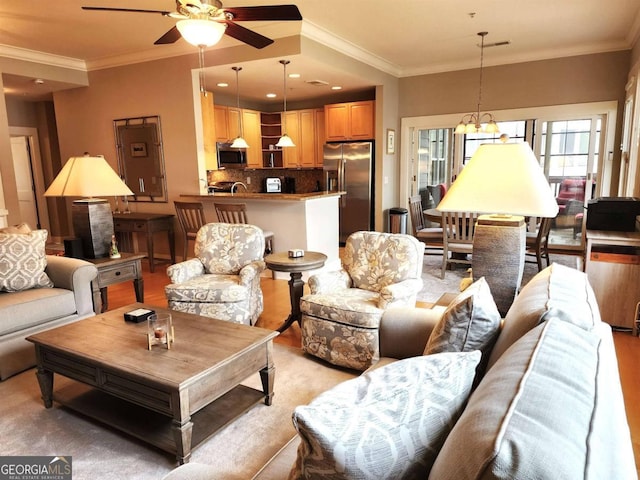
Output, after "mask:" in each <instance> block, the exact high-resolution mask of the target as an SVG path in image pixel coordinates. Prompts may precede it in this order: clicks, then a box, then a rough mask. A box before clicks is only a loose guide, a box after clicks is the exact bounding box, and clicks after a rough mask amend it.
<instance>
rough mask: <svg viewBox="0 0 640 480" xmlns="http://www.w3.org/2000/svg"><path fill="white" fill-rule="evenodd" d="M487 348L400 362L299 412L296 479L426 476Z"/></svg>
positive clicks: (342, 386)
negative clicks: (483, 350) (481, 350)
mask: <svg viewBox="0 0 640 480" xmlns="http://www.w3.org/2000/svg"><path fill="white" fill-rule="evenodd" d="M479 360H480V352H471V353H442V354H439V355H431V356H428V357H427V356H422V357H414V358H408V359H405V360H400V361H397V362H394V363H392V364H389V365H386V366H384V367H380V368H378V369H375V370H373V371H371V372H366V373H365V374H363V375H362V376H360V377H358V378H355V379H353V380H348V381H346V382H343V383H342V384H340V385H338V386H336V387H334V388H332V389H331V390H329V391H327V392H325V393H323V394H321V395H319V396H318V397H316V399H315V400H313V401H312V402H311V403H310V404H309V405H306V406H299V407H297V408H296V409H295V411H294V412H293V423H294V426H295V427H296V430H297V431H298V434H299V435H300V438H301V442H300V446H299V447H298V457H297V460H296V463H295V464H294V466H293V469H292V470H291V473H290V474H289V478H290V479H302V478H304V479H307V480H308V479H316V478H317V479H319V478H322V479H325V480H327V479H329V480H336V479H354V478H359V479H374V478H376V479H378V478H393V479H414V478H415V479H417V478H420V479H424V478H427V476H428V474H429V470H430V469H431V466H432V465H433V462H434V461H435V458H436V456H437V455H438V452H439V450H440V448H441V446H442V444H443V443H444V441H445V439H446V437H447V435H448V434H449V431H450V430H451V428H453V425H454V424H455V422H456V420H457V419H458V417H459V416H460V414H461V412H462V409H463V407H464V405H465V403H466V401H467V398H468V396H469V392H470V390H471V384H472V382H473V378H474V375H475V369H476V366H477V365H478V362H479Z"/></svg>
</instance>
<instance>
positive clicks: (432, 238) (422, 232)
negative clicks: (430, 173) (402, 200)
mask: <svg viewBox="0 0 640 480" xmlns="http://www.w3.org/2000/svg"><path fill="white" fill-rule="evenodd" d="M409 213H410V215H411V228H412V230H413V236H414V237H416V238H417V239H418V240H419V241H421V242H422V243H424V246H425V248H424V253H426V254H442V245H443V243H442V227H427V226H426V225H425V221H424V213H423V208H422V197H420V195H412V196H411V197H409Z"/></svg>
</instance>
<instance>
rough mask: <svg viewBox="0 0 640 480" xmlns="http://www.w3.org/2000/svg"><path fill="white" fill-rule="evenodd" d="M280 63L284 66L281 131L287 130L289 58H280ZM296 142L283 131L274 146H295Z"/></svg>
mask: <svg viewBox="0 0 640 480" xmlns="http://www.w3.org/2000/svg"><path fill="white" fill-rule="evenodd" d="M280 63H281V64H282V66H283V67H284V94H283V99H284V114H283V117H282V118H283V120H282V126H283V132H286V131H287V124H286V121H287V65H288V64H289V63H290V62H289V60H280ZM295 146H296V144H295V143H293V140H291V137H290V136H289V135H287V134H286V133H283V134H282V136H281V137H280V139H279V140H278V143H276V147H281V148H282V147H285V148H286V147H295Z"/></svg>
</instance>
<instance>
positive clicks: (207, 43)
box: [176, 18, 227, 47]
mask: <svg viewBox="0 0 640 480" xmlns="http://www.w3.org/2000/svg"><path fill="white" fill-rule="evenodd" d="M176 27H177V28H178V31H179V32H180V35H182V38H184V39H185V40H186V41H187V42H189V43H190V44H191V45H193V46H195V47H211V46H212V45H215V44H216V43H218V42H219V41H220V39H221V38H222V35H224V31H225V30H226V28H227V26H226V24H224V23H220V22H216V21H215V20H204V19H198V18H193V19H188V20H179V21H178V22H177V23H176Z"/></svg>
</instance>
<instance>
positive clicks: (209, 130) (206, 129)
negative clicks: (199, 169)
mask: <svg viewBox="0 0 640 480" xmlns="http://www.w3.org/2000/svg"><path fill="white" fill-rule="evenodd" d="M200 109H201V111H202V130H203V143H204V160H205V168H206V169H207V170H217V169H218V152H217V150H216V124H215V119H216V116H215V108H214V105H213V94H212V93H211V92H208V93H207V95H203V94H202V93H201V94H200Z"/></svg>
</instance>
